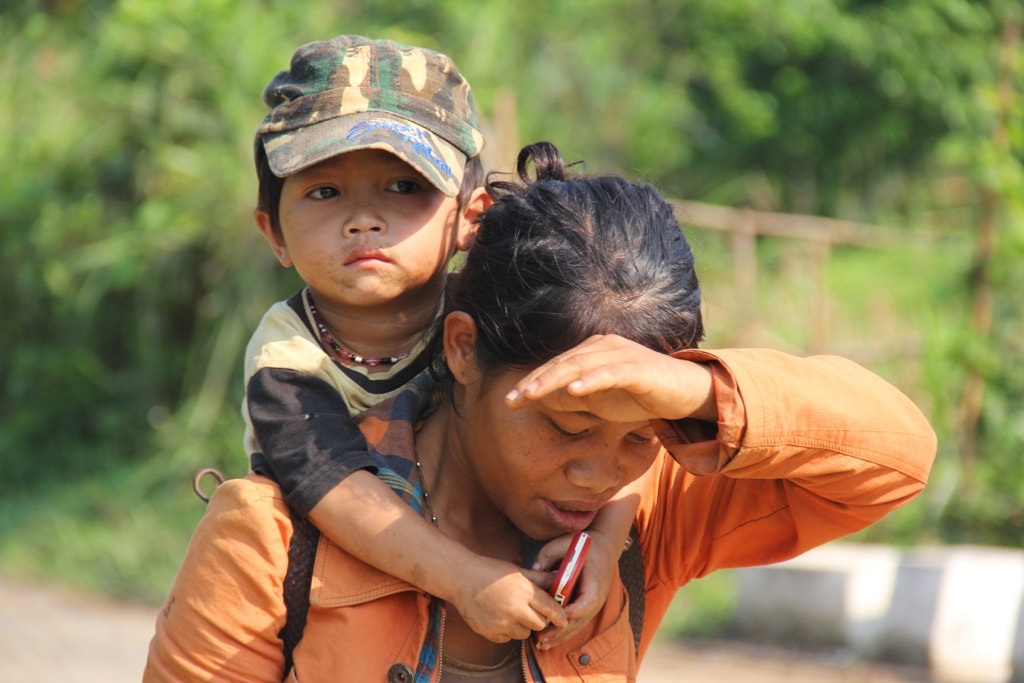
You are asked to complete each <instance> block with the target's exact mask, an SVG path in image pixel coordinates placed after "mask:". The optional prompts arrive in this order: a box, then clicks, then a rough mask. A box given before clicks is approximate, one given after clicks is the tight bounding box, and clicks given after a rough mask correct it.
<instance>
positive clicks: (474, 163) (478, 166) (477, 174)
mask: <svg viewBox="0 0 1024 683" xmlns="http://www.w3.org/2000/svg"><path fill="white" fill-rule="evenodd" d="M253 159H254V161H255V163H256V179H257V180H258V181H259V189H258V190H257V195H256V208H257V209H258V210H259V211H265V212H266V213H267V214H269V215H270V226H271V228H273V230H274V232H275V233H276V234H278V235H280V234H281V216H280V213H281V192H282V191H283V190H284V178H282V177H280V176H276V175H274V172H273V171H271V170H270V162H268V161H267V151H266V150H265V149H264V148H263V140H261V139H260V137H259V136H257V137H256V141H255V144H254V146H253ZM483 181H484V167H483V163H482V162H481V161H480V157H479V156H475V157H471V158H470V159H468V160H467V161H466V170H465V172H464V173H463V175H462V186H461V187H460V188H459V197H458V199H459V208H462V207H463V206H465V205H466V202H468V201H469V198H470V196H471V195H472V194H473V190H475V189H476V188H478V187H480V186H481V185H482V184H483Z"/></svg>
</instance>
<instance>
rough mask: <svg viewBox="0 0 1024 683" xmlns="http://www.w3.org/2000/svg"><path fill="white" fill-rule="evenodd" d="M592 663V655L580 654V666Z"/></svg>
mask: <svg viewBox="0 0 1024 683" xmlns="http://www.w3.org/2000/svg"><path fill="white" fill-rule="evenodd" d="M587 664H590V655H580V666H586V665H587Z"/></svg>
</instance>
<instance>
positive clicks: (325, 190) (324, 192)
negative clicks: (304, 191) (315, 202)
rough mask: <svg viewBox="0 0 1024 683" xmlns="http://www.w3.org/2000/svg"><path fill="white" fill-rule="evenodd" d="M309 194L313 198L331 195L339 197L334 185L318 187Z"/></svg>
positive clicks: (328, 197)
mask: <svg viewBox="0 0 1024 683" xmlns="http://www.w3.org/2000/svg"><path fill="white" fill-rule="evenodd" d="M309 196H310V197H312V198H313V199H330V198H331V197H337V196H338V191H337V190H335V189H334V188H333V187H318V188H316V189H315V190H313V191H312V192H310V193H309Z"/></svg>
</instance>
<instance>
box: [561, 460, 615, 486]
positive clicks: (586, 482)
mask: <svg viewBox="0 0 1024 683" xmlns="http://www.w3.org/2000/svg"><path fill="white" fill-rule="evenodd" d="M566 476H567V478H568V479H569V481H570V482H571V483H572V484H573V485H574V486H578V487H580V488H583V489H587V490H588V491H591V492H594V493H600V492H602V491H607V490H608V489H612V488H618V487H619V486H620V485H621V483H622V467H621V466H620V465H619V461H618V459H617V458H601V457H599V456H595V457H593V458H580V459H579V460H573V461H572V462H570V463H569V464H568V465H567V466H566Z"/></svg>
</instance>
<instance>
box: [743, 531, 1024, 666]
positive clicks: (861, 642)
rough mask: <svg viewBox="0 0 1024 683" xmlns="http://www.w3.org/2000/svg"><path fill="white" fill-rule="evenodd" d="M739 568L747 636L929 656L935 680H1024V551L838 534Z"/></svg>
mask: <svg viewBox="0 0 1024 683" xmlns="http://www.w3.org/2000/svg"><path fill="white" fill-rule="evenodd" d="M736 575H737V577H738V586H739V596H738V607H737V621H738V624H739V628H740V630H741V633H742V634H743V635H744V637H747V638H758V639H765V640H769V641H773V642H779V643H783V644H787V645H790V646H793V645H796V646H800V647H846V648H850V649H851V650H852V651H854V652H855V653H856V654H857V655H858V656H859V657H862V658H864V659H884V660H889V661H898V662H901V663H906V664H915V665H925V666H928V667H929V668H930V670H931V674H932V676H933V677H934V680H935V681H936V683H1009V682H1010V681H1014V682H1018V681H1024V552H1021V551H1017V550H1012V549H1004V548H986V547H979V546H951V547H939V548H916V549H911V550H904V551H901V550H898V549H896V548H892V547H889V546H879V545H857V544H850V543H834V544H830V545H827V546H824V547H822V548H818V549H816V550H813V551H811V552H809V553H806V554H805V555H803V556H801V557H798V558H796V559H794V560H790V561H788V562H783V563H780V564H777V565H771V566H767V567H755V568H749V569H740V570H737V572H736Z"/></svg>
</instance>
